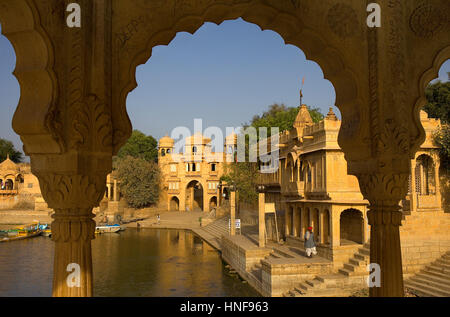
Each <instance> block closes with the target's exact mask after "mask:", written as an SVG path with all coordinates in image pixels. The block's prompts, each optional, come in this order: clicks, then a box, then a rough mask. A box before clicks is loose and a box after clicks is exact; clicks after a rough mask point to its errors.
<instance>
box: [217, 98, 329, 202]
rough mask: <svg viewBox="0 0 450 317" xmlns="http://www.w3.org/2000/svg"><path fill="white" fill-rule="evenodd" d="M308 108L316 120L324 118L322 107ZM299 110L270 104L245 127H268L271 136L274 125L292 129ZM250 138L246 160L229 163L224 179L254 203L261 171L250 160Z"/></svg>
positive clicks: (241, 195) (284, 129) (241, 198)
mask: <svg viewBox="0 0 450 317" xmlns="http://www.w3.org/2000/svg"><path fill="white" fill-rule="evenodd" d="M308 110H309V113H310V115H311V118H312V119H313V121H314V122H319V121H320V120H322V119H323V118H324V116H323V114H322V113H321V112H320V109H318V108H314V109H311V108H310V107H308ZM298 112H299V108H294V107H286V105H284V104H273V105H271V106H269V109H268V110H267V111H265V112H264V113H263V114H262V115H261V116H259V115H256V116H254V117H253V118H252V120H251V122H250V123H248V124H246V125H244V127H245V128H247V127H249V126H251V127H254V128H256V129H257V130H258V128H260V127H267V128H269V130H268V131H267V134H268V136H270V135H271V134H270V132H271V131H270V128H273V127H278V128H279V131H280V132H283V131H286V130H290V129H292V128H293V126H294V122H295V119H296V118H297V114H298ZM248 139H249V138H248V136H246V144H245V147H246V156H247V158H246V159H247V160H246V162H234V163H230V164H228V166H227V168H226V170H225V173H224V177H223V180H225V181H227V182H228V183H234V184H235V185H236V189H237V190H238V191H239V199H240V200H241V201H244V202H246V203H249V204H252V203H255V202H256V201H257V200H258V193H257V192H256V186H257V184H258V175H259V172H258V164H257V163H254V162H248V153H249V152H248V149H249V144H248V141H249V140H248Z"/></svg>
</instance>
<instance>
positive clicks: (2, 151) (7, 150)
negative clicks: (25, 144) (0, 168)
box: [0, 139, 23, 163]
mask: <svg viewBox="0 0 450 317" xmlns="http://www.w3.org/2000/svg"><path fill="white" fill-rule="evenodd" d="M8 154H9V158H10V159H11V161H13V162H15V163H20V162H22V159H23V155H22V153H21V152H20V151H17V150H16V149H15V148H14V145H13V144H12V142H11V141H8V140H5V139H0V162H3V161H4V160H5V159H6V158H7V156H8Z"/></svg>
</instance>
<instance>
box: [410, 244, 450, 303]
mask: <svg viewBox="0 0 450 317" xmlns="http://www.w3.org/2000/svg"><path fill="white" fill-rule="evenodd" d="M449 261H450V253H449V252H447V253H446V254H444V255H443V256H442V257H441V258H440V259H438V260H436V261H434V262H433V263H431V264H430V265H427V266H426V267H425V268H424V269H422V270H421V271H420V272H419V273H418V274H416V275H414V276H413V277H411V278H410V279H408V280H407V281H405V286H406V287H408V288H409V289H410V290H411V291H412V292H413V293H415V294H417V295H418V296H424V297H441V296H445V297H450V264H449V263H448V262H449Z"/></svg>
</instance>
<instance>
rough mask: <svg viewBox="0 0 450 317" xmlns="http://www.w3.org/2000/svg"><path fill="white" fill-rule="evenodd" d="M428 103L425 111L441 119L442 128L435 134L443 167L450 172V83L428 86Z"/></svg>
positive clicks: (437, 83)
mask: <svg viewBox="0 0 450 317" xmlns="http://www.w3.org/2000/svg"><path fill="white" fill-rule="evenodd" d="M425 94H426V97H427V101H428V103H427V104H426V105H425V107H424V110H425V111H426V112H427V113H428V116H429V117H430V118H437V119H441V122H442V124H443V125H442V128H441V129H440V130H439V131H436V133H435V134H434V142H435V144H436V145H437V146H439V154H440V155H439V156H440V160H441V166H442V167H443V168H445V169H447V171H450V126H449V124H450V81H448V82H445V83H443V82H440V81H437V82H435V83H434V84H430V85H428V87H427V89H426V91H425Z"/></svg>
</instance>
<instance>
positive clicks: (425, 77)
mask: <svg viewBox="0 0 450 317" xmlns="http://www.w3.org/2000/svg"><path fill="white" fill-rule="evenodd" d="M448 59H450V45H449V46H447V47H445V48H444V49H442V50H441V51H439V52H438V53H437V54H436V56H435V58H434V59H433V62H432V65H431V66H430V67H429V68H428V69H427V70H426V71H425V72H424V73H423V74H422V76H421V77H420V80H419V87H418V91H419V98H418V99H417V101H416V103H415V105H414V120H415V122H416V124H417V126H419V127H420V129H419V133H420V135H419V138H418V139H417V142H416V144H415V147H416V150H418V149H419V148H420V146H421V145H422V143H423V142H424V141H425V130H424V129H423V127H422V124H421V122H420V110H421V109H422V107H423V106H424V105H425V104H426V103H427V99H426V96H425V90H426V88H427V86H428V84H429V83H430V82H431V81H432V80H433V79H435V78H437V77H438V76H439V70H440V69H441V66H442V64H444V62H445V61H446V60H448ZM413 152H415V151H413ZM411 155H412V156H411V157H412V158H416V155H415V154H414V153H412V154H411Z"/></svg>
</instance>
